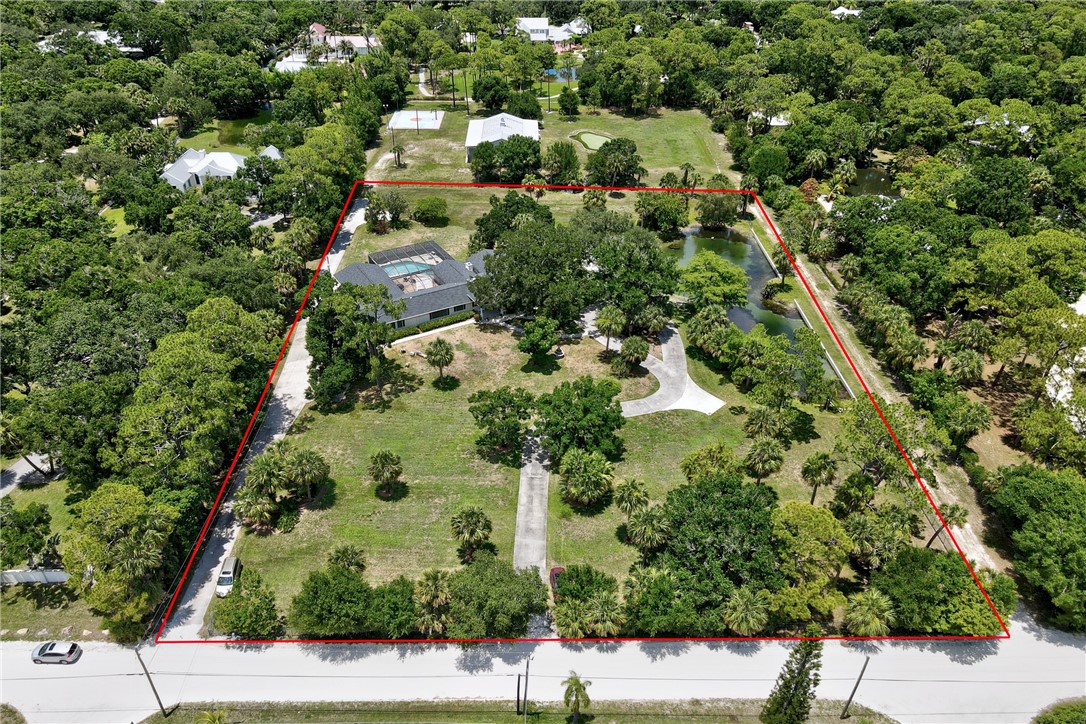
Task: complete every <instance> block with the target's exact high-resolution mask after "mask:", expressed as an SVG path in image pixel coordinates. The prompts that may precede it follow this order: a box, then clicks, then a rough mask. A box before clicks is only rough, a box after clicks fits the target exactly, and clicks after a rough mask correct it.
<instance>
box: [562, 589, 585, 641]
mask: <svg viewBox="0 0 1086 724" xmlns="http://www.w3.org/2000/svg"><path fill="white" fill-rule="evenodd" d="M554 623H555V625H556V626H558V632H559V633H560V634H562V636H563V637H565V638H567V639H583V638H584V637H585V636H587V635H588V632H589V630H590V629H591V626H592V620H591V614H590V612H589V609H588V603H587V602H586V601H582V600H581V599H578V598H569V599H565V600H563V601H561V602H559V603H558V605H556V606H555V607H554Z"/></svg>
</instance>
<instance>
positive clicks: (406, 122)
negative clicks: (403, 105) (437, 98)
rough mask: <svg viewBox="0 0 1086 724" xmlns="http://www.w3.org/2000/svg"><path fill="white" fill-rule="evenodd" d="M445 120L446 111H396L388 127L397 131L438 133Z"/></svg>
mask: <svg viewBox="0 0 1086 724" xmlns="http://www.w3.org/2000/svg"><path fill="white" fill-rule="evenodd" d="M443 120H445V111H396V112H395V113H393V114H392V118H391V119H389V122H388V127H389V128H390V129H395V130H397V131H405V130H412V129H414V130H420V131H422V130H425V131H436V130H437V129H439V128H441V122H442V121H443Z"/></svg>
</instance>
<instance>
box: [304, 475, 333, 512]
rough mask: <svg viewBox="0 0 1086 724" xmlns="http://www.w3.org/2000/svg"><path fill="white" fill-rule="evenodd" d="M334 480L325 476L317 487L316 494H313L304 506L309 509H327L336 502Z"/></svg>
mask: <svg viewBox="0 0 1086 724" xmlns="http://www.w3.org/2000/svg"><path fill="white" fill-rule="evenodd" d="M336 487H337V484H336V481H335V480H334V479H332V478H325V480H324V483H323V484H322V485H321V487H320V488H318V489H317V494H316V495H314V496H313V500H311V501H309V502H308V503H306V505H305V507H306V508H308V509H309V510H327V509H328V508H331V507H332V506H333V505H335V504H336Z"/></svg>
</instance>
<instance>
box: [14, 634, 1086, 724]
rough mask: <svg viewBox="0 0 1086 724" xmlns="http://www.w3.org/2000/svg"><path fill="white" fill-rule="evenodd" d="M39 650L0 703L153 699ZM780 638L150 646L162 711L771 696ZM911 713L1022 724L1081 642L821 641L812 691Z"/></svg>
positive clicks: (95, 711) (85, 708) (1080, 686)
mask: <svg viewBox="0 0 1086 724" xmlns="http://www.w3.org/2000/svg"><path fill="white" fill-rule="evenodd" d="M31 647H32V645H31V644H30V643H21V642H14V643H13V642H5V643H3V644H0V665H2V669H3V679H2V684H3V689H2V691H3V700H4V701H5V702H7V703H9V704H11V705H13V706H15V707H16V708H17V709H19V710H20V711H22V712H23V713H24V715H26V717H27V719H28V721H30V722H56V723H65V724H67V723H69V722H70V723H73V724H74V723H75V722H130V721H139V720H140V719H141V718H143V717H145V716H147V715H149V714H151V713H153V712H154V711H155V708H156V705H155V700H154V697H153V695H152V694H151V689H150V688H149V686H148V684H147V681H146V680H145V679H144V678H143V676H142V672H141V670H140V668H139V664H138V663H137V661H136V658H135V655H134V654H133V652H132V649H131V648H125V647H121V646H117V645H114V644H87V646H86V653H85V654H84V656H83V659H82V660H81V661H79V662H78V663H77V664H75V665H73V666H70V667H61V666H34V665H33V664H32V663H31V661H30V649H31ZM787 647H788V645H787V644H781V643H775V642H774V643H757V642H752V643H732V642H718V643H668V642H649V643H639V642H627V643H622V644H607V643H600V644H593V645H582V644H560V643H544V644H530V643H524V644H515V645H486V646H477V647H473V648H468V649H461V648H459V647H457V646H454V645H438V646H434V645H421V644H420V645H416V644H396V645H379V644H359V645H337V644H276V645H269V646H229V645H223V644H162V645H159V646H157V647H152V648H148V649H144V650H143V657H144V660H145V661H146V662H147V665H148V667H149V669H150V671H151V675H152V677H153V679H154V681H155V684H156V685H157V687H158V690H159V692H160V694H161V696H162V699H163V701H164V703H165V704H166V706H172V705H173V704H176V703H179V702H201V701H216V700H217V701H282V702H290V701H394V700H400V701H406V700H419V699H426V700H430V699H442V698H460V699H470V698H486V699H502V698H508V699H510V707H512V698H513V696H514V692H515V688H516V675H517V673H518V672H523V671H524V661H525V658H526V657H527V656H528V655H531V656H533V659H532V665H531V690H530V691H531V696H532V699H533V700H538V701H557V700H560V699H561V695H562V687H561V684H560V682H561V681H562V679H564V678H565V677H566V676H567V675H568V674H569V671H570V670H571V669H572V670H574V671H576V672H577V673H578V674H580V675H581V676H583V677H585V678H587V679H589V680H590V681H592V698H593V700H594V701H604V700H613V699H626V700H682V699H690V698H702V699H716V698H727V697H744V698H751V697H764V696H765V695H767V694H768V693H769V691H770V689H771V688H772V686H773V682H774V680H775V679H776V676H777V674H778V672H779V670H780V667H781V665H782V663H783V662H784V660H785V657H786V656H787ZM865 654H870V655H871V663H870V665H869V666H868V668H867V672H866V674H865V677H864V680H863V682H862V683H861V684H860V688H859V691H858V693H857V695H856V701H857V702H859V703H861V704H864V705H866V706H869V707H872V708H874V709H877V710H879V711H882V712H884V713H886V714H888V715H890V716H892V717H894V718H896V719H898V720H900V721H902V722H918V723H925V724H928V723H932V724H942V723H944V722H946V723H950V722H953V723H958V722H962V723H969V724H998V723H1001V722H1028V721H1029V720H1030V718H1031V717H1032V716H1033V715H1034V714H1035V713H1036V712H1038V711H1039V710H1041V709H1042V708H1044V707H1045V706H1047V705H1048V704H1050V703H1052V702H1054V701H1056V700H1058V699H1063V698H1067V697H1073V696H1083V695H1086V636H1072V635H1070V634H1064V633H1059V632H1053V631H1050V630H1046V629H1042V628H1040V627H1038V626H1037V625H1036V624H1035V623H1034V622H1033V621H1032V620H1031V619H1030V618H1029V617H1028V616H1025V615H1019V616H1017V617H1016V618H1015V621H1014V625H1013V628H1012V638H1011V639H1010V640H1004V641H979V642H955V643H939V642H931V643H905V642H893V643H880V644H873V645H866V644H864V645H861V644H854V645H851V646H844V645H842V644H841V643H839V642H827V643H826V646H825V655H824V664H823V668H822V684H821V685H820V686H819V688H818V694H819V696H820V697H823V698H833V699H846V698H847V697H848V694H849V691H850V690H851V688H852V685H853V683H854V682H855V680H856V676H857V675H858V674H859V672H860V668H861V667H862V666H863V661H864V655H865Z"/></svg>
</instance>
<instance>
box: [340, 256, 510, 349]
mask: <svg viewBox="0 0 1086 724" xmlns="http://www.w3.org/2000/svg"><path fill="white" fill-rule="evenodd" d="M492 253H493V252H492V251H491V250H489V249H484V250H483V251H480V252H476V253H475V254H472V255H471V256H470V257H468V260H467V261H466V262H462V261H457V260H456V259H454V258H452V256H450V255H449V253H448V252H447V251H445V250H444V249H442V248H441V246H440V245H438V244H437V243H436V242H434V241H424V242H421V243H419V244H411V245H410V246H401V247H397V248H395V249H389V250H387V251H377V252H373V253H372V254H370V255H369V257H368V261H367V262H365V263H358V264H351V265H350V266H348V267H345V268H343V269H340V270H339V272H337V273H336V275H335V278H336V281H337V282H339V283H340V284H343V283H349V284H357V285H359V286H369V285H374V284H376V285H378V286H383V287H385V288H386V289H388V291H389V294H390V295H391V296H392V298H393V299H394V300H397V301H398V300H401V299H402V300H403V301H404V302H405V303H406V305H407V309H406V311H404V313H403V314H402V315H401V316H400V318H399V319H393V318H392V317H389V316H382V317H380V321H382V322H388V323H389V324H394V325H395V327H396V328H397V329H401V328H403V327H415V326H418V325H420V324H422V323H423V322H429V321H430V320H433V319H440V318H441V317H447V316H449V315H450V314H457V313H459V312H466V311H469V310H474V309H475V298H474V297H473V296H472V295H471V292H470V291H469V290H468V282H470V281H471V280H472V279H474V278H475V277H477V276H480V275H482V274H485V273H486V258H487V257H488V256H489V255H490V254H492Z"/></svg>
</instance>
